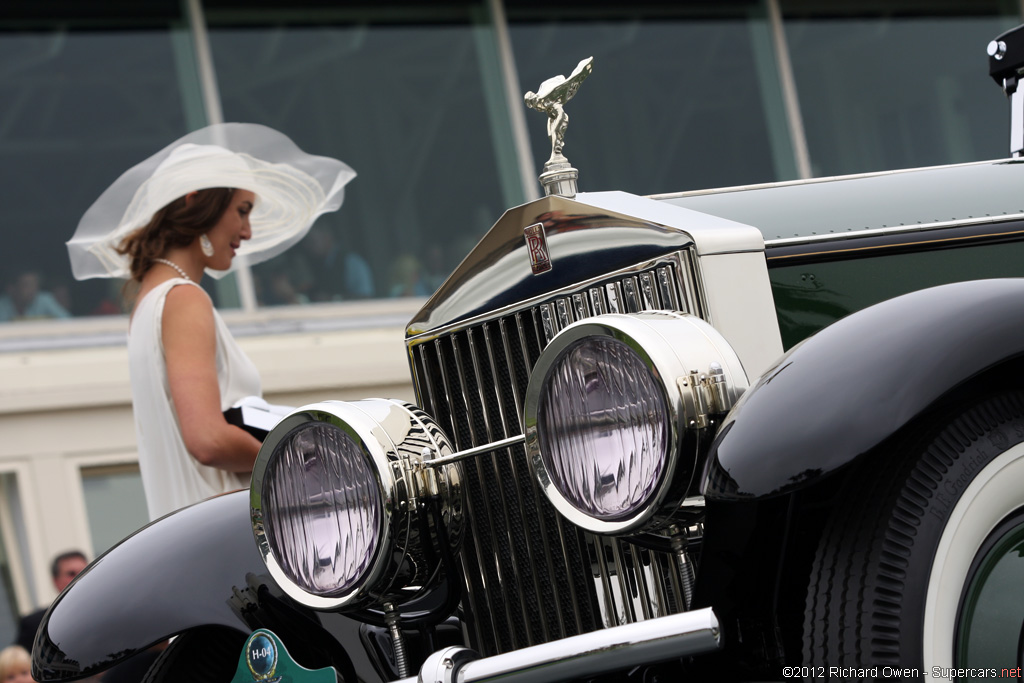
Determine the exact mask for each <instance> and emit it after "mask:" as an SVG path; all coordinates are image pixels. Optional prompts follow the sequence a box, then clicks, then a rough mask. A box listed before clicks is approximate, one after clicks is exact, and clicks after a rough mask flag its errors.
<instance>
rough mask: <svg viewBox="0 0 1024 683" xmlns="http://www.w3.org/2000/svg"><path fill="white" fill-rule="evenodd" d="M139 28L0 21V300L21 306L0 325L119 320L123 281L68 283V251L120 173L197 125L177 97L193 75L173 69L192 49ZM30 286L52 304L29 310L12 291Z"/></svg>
mask: <svg viewBox="0 0 1024 683" xmlns="http://www.w3.org/2000/svg"><path fill="white" fill-rule="evenodd" d="M50 21H52V20H50ZM146 21H147V23H145V24H144V25H141V26H139V25H135V26H134V27H133V26H132V25H131V24H132V22H130V21H127V20H125V19H123V18H120V19H117V20H116V21H115V20H113V19H110V20H105V19H104V18H103V17H102V16H100V15H97V16H95V17H94V18H93V19H92V20H91V21H89V22H88V24H87V27H86V28H83V27H81V26H79V25H78V24H76V23H74V22H71V23H67V22H65V23H63V24H61V25H59V26H58V25H56V24H51V26H50V27H49V28H46V27H43V26H41V25H40V23H39V22H36V23H33V22H29V21H28V18H26V17H21V16H19V17H17V21H14V20H9V22H5V21H4V19H3V16H0V65H2V66H0V102H2V103H3V107H2V108H0V187H2V188H3V197H4V202H3V204H4V207H3V208H4V222H5V228H4V234H5V235H6V236H7V238H8V242H7V245H6V247H5V249H3V250H0V280H2V283H0V296H10V295H11V294H14V297H15V298H16V299H19V300H18V301H12V300H11V299H6V300H5V302H6V303H4V302H0V318H3V319H10V318H11V317H12V316H17V315H19V314H20V313H24V312H26V311H27V313H28V314H29V315H30V316H31V315H33V313H38V314H39V315H42V316H46V317H50V316H53V315H58V314H59V312H60V309H63V310H66V311H68V312H70V313H71V314H73V315H94V314H109V313H120V312H121V311H122V301H121V291H120V288H121V282H119V281H111V280H88V281H85V282H75V281H74V280H73V279H72V276H71V267H70V264H69V262H68V256H67V250H66V249H65V247H64V242H65V241H66V240H68V239H69V238H70V237H71V235H72V233H73V232H74V230H75V227H76V225H77V224H78V220H79V218H81V216H82V214H83V213H84V212H85V210H86V209H87V208H88V207H89V205H90V204H92V202H93V201H95V199H96V198H97V197H98V196H99V195H100V193H102V192H103V190H105V189H106V188H107V186H108V185H110V183H112V182H113V181H114V180H115V179H116V178H117V177H118V176H119V175H120V174H121V173H123V172H124V171H125V170H127V169H128V168H129V167H130V166H132V165H134V164H136V163H137V162H139V161H141V160H142V159H144V158H146V157H148V156H149V155H150V154H152V153H153V152H155V151H157V150H159V149H160V148H162V147H164V146H165V145H167V144H168V143H170V142H171V141H173V140H175V139H176V138H178V137H180V136H181V135H183V134H184V133H186V132H187V131H188V130H189V126H192V127H198V126H199V125H202V123H203V122H202V118H201V113H200V116H198V117H197V116H195V114H194V113H193V115H192V116H191V117H190V116H189V115H188V112H186V108H185V104H183V103H184V102H188V101H189V97H188V96H187V95H183V89H184V90H189V89H191V90H192V91H198V89H197V86H196V85H195V73H194V69H191V70H189V69H186V70H185V71H184V72H182V71H180V69H181V66H182V64H191V57H190V55H189V54H188V53H187V51H183V50H185V49H190V48H189V47H188V41H181V39H180V38H181V34H180V30H179V31H178V33H177V34H176V33H175V32H174V31H173V30H172V28H171V26H170V25H169V23H168V22H166V21H165V22H164V23H163V25H162V26H160V25H159V24H156V23H154V20H153V19H152V18H149V19H147V20H146ZM26 22H27V23H28V25H30V27H29V28H25V27H24V26H25V25H26ZM183 46H184V47H183ZM36 287H39V288H42V289H43V290H45V291H48V292H50V293H52V294H53V298H52V299H50V298H49V297H44V298H43V299H39V300H37V304H36V305H35V306H34V307H30V308H28V309H25V307H24V305H23V304H22V303H21V301H20V299H21V298H22V297H23V296H27V294H26V295H22V294H19V292H28V293H31V291H32V290H33V289H34V288H36ZM15 288H16V289H17V290H18V291H17V292H15V291H13V290H14V289H15ZM58 307H59V308H58ZM5 310H6V311H7V313H4V312H3V311H5ZM12 311H13V313H12Z"/></svg>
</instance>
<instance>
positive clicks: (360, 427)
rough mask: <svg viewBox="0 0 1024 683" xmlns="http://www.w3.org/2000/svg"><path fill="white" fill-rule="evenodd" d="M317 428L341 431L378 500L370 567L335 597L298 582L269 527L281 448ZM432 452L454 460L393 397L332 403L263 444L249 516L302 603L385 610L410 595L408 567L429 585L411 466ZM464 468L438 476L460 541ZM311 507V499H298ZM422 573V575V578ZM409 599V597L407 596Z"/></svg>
mask: <svg viewBox="0 0 1024 683" xmlns="http://www.w3.org/2000/svg"><path fill="white" fill-rule="evenodd" d="M312 425H326V426H328V427H330V428H337V429H340V430H341V431H342V432H343V433H345V434H346V435H347V436H348V437H349V438H350V439H351V440H352V442H353V443H354V444H355V446H356V447H357V448H358V450H359V457H361V458H363V459H364V460H363V464H364V466H366V467H367V468H368V470H369V475H370V477H371V478H372V487H373V489H374V492H375V494H376V500H377V501H379V514H378V515H377V518H378V522H377V524H375V525H374V526H375V527H376V528H375V529H374V530H373V533H375V534H376V542H375V544H374V546H373V552H372V555H370V556H369V559H368V561H367V562H366V563H365V567H364V568H363V569H362V571H360V572H359V573H358V574H357V575H356V576H354V577H352V578H351V580H349V581H348V582H346V584H345V587H344V588H343V589H340V590H339V591H338V592H336V593H330V594H321V593H317V592H311V590H309V589H308V588H307V587H305V586H303V585H301V584H300V583H299V582H298V581H296V580H295V579H293V578H292V576H291V575H290V573H289V572H288V571H287V570H286V568H285V566H283V564H282V562H281V560H280V558H278V557H277V556H276V555H275V552H274V547H273V534H274V532H273V530H272V529H268V528H267V517H268V515H269V514H270V513H271V512H272V511H271V510H270V509H269V508H268V507H267V506H268V505H269V504H270V501H269V498H266V497H265V494H266V485H267V478H268V476H269V472H270V470H271V469H272V466H273V463H274V461H275V459H276V458H277V457H278V453H279V449H280V448H281V447H282V445H283V444H286V443H287V442H288V440H289V439H290V438H292V437H293V435H295V434H296V433H297V431H298V430H302V429H305V428H309V427H310V426H312ZM424 447H426V448H427V449H428V450H429V451H430V453H431V455H432V456H433V457H444V456H447V455H450V454H451V451H452V448H451V444H450V442H449V441H448V439H447V436H446V435H444V433H443V432H441V430H440V429H439V428H437V426H436V424H435V423H433V421H432V420H431V419H430V418H429V417H428V416H427V415H426V414H424V413H422V411H419V409H417V408H416V407H415V406H412V405H411V404H407V403H404V402H402V401H396V400H391V399H367V400H364V401H355V402H341V401H326V402H322V403H317V404H313V405H310V406H305V407H303V408H300V409H298V410H296V411H295V412H293V413H291V414H289V415H288V416H286V417H285V418H284V419H283V420H282V421H281V422H280V423H279V424H278V425H277V426H276V427H275V428H274V430H273V431H271V433H270V434H269V435H268V436H267V438H266V440H265V441H264V444H263V447H262V448H261V449H260V453H259V456H258V457H257V459H256V464H255V466H254V468H253V474H252V482H251V485H250V515H251V521H252V527H253V535H254V537H255V540H256V544H257V548H258V549H259V552H260V555H261V556H262V558H263V561H264V564H265V566H266V567H267V570H268V572H269V573H270V575H271V577H272V578H273V579H274V581H275V582H276V583H277V584H278V586H280V587H281V589H282V590H283V591H284V592H285V593H286V594H287V595H288V596H289V597H291V598H292V599H294V600H295V601H296V602H298V603H300V604H303V605H306V606H308V607H311V608H313V609H317V610H350V609H358V608H361V607H364V606H369V605H373V604H379V603H381V602H382V601H387V600H396V601H397V600H398V599H400V598H401V597H403V595H404V594H403V593H402V592H401V591H402V590H404V588H405V585H406V584H404V583H402V582H403V580H405V579H408V578H409V575H410V573H411V572H410V569H409V565H410V564H411V565H413V566H414V567H416V569H414V571H413V572H412V573H413V574H415V576H416V579H417V580H416V581H415V582H414V583H415V585H423V583H422V582H425V581H426V580H427V577H426V576H424V575H423V573H424V572H426V571H427V570H426V569H424V568H423V567H422V566H421V565H424V566H425V563H423V562H421V561H417V560H413V561H412V562H411V563H410V562H409V561H408V560H409V557H410V556H414V555H418V554H419V553H421V551H422V548H421V547H419V546H418V545H417V543H418V542H421V541H422V539H419V538H418V532H417V528H418V526H417V525H416V524H414V523H413V521H414V520H413V518H414V516H415V515H416V514H417V511H416V509H415V508H416V506H415V504H413V502H414V500H413V499H414V498H415V487H416V485H415V483H414V482H413V481H412V479H413V475H412V473H411V467H410V462H411V460H412V459H413V458H419V457H420V456H421V455H422V453H423V448H424ZM459 467H460V466H459V465H448V466H445V467H444V468H443V471H442V472H441V473H440V474H439V481H440V487H441V493H442V498H443V500H444V501H445V502H444V506H445V511H446V513H448V515H447V516H448V518H449V519H450V526H451V528H450V532H451V535H452V540H453V542H455V543H457V542H458V541H459V540H460V536H461V531H460V530H461V515H462V506H461V502H460V501H461V484H460V481H461V474H460V472H461V470H460V469H459ZM295 502H296V504H307V503H308V498H304V499H302V500H301V501H295ZM416 572H419V573H416ZM406 597H407V596H406Z"/></svg>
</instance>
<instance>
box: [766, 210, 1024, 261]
mask: <svg viewBox="0 0 1024 683" xmlns="http://www.w3.org/2000/svg"><path fill="white" fill-rule="evenodd" d="M1019 220H1024V213H1008V214H1000V215H998V216H985V217H984V218H980V217H979V218H963V219H957V220H953V221H934V222H932V223H916V224H914V225H899V226H896V225H894V226H892V227H887V228H868V229H864V230H853V229H850V230H847V231H846V232H836V233H828V234H822V235H810V236H809V237H783V238H779V239H773V240H765V241H764V246H765V249H766V250H767V249H769V248H771V247H781V246H789V245H791V244H809V243H813V242H835V241H839V240H852V239H862V238H866V237H884V236H886V235H901V234H905V233H907V234H908V233H913V232H927V231H929V230H941V229H943V228H962V227H967V226H971V225H989V224H993V223H1007V222H1009V221H1019ZM766 255H767V254H766Z"/></svg>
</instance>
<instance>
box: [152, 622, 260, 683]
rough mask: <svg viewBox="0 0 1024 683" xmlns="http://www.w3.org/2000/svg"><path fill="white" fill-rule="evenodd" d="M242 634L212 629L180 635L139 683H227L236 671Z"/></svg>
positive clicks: (242, 643) (240, 652)
mask: <svg viewBox="0 0 1024 683" xmlns="http://www.w3.org/2000/svg"><path fill="white" fill-rule="evenodd" d="M245 639H246V636H245V634H243V633H241V632H240V631H236V630H234V629H230V628H222V627H216V626H210V627H204V628H197V629H193V630H191V631H187V632H185V633H182V634H181V635H179V636H178V637H177V638H175V639H174V640H172V641H171V643H170V645H168V646H167V647H166V648H165V649H164V651H163V652H161V653H160V656H159V657H157V658H156V661H155V662H154V663H153V666H151V667H150V668H149V671H148V672H146V677H145V678H144V679H142V681H143V683H229V681H230V680H231V678H232V677H233V676H234V675H235V670H236V669H237V668H238V659H239V657H240V656H241V654H242V647H243V646H244V645H245Z"/></svg>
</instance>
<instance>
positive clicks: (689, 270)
mask: <svg viewBox="0 0 1024 683" xmlns="http://www.w3.org/2000/svg"><path fill="white" fill-rule="evenodd" d="M693 257H694V255H693V253H692V250H691V249H690V248H684V249H681V250H679V251H675V252H671V253H669V254H664V255H662V256H659V257H657V258H654V259H649V260H646V261H642V262H640V263H637V264H634V265H632V266H629V267H627V268H621V269H619V270H616V271H613V272H611V273H605V274H603V275H601V276H599V277H593V278H590V279H587V280H582V281H580V282H576V283H574V284H572V285H570V286H567V287H562V288H560V289H557V290H553V291H550V292H547V293H545V294H543V295H540V296H536V297H533V298H531V299H526V300H523V301H520V302H517V303H516V304H515V305H514V306H507V307H505V308H499V309H495V310H493V311H488V312H487V313H484V314H481V315H478V316H474V317H472V318H465V319H462V320H458V321H456V322H454V323H451V324H449V325H443V326H440V327H436V328H433V329H430V330H425V331H423V332H420V333H417V334H410V335H408V336H407V337H406V339H405V343H406V344H409V343H415V342H416V341H417V340H423V341H426V340H430V339H436V338H438V337H445V336H447V335H450V334H454V333H456V332H459V331H461V330H465V329H468V328H471V327H476V326H478V325H481V324H483V323H486V322H490V321H492V320H496V319H498V318H504V317H509V316H512V315H515V314H516V313H525V312H529V311H534V310H537V309H538V308H539V307H540V306H542V305H543V304H545V303H551V302H553V301H554V300H555V299H557V298H559V297H564V296H567V295H569V294H572V293H575V292H583V291H586V290H587V289H590V288H593V287H597V288H601V289H604V287H605V285H606V284H612V285H614V284H617V283H615V282H613V283H609V281H612V280H622V279H624V278H626V277H627V276H629V275H631V274H634V273H639V272H641V271H644V270H650V269H652V268H657V267H658V266H661V265H669V264H671V265H673V266H674V267H675V268H677V269H678V276H679V286H680V288H684V289H689V288H691V287H692V286H693V283H692V280H693V277H694V276H693V273H694V272H695V271H694V270H693V268H694V267H695V262H694V260H693ZM618 296H619V298H620V300H621V297H622V293H621V288H620V289H619V292H618ZM550 312H551V314H552V315H553V314H554V308H553V307H552V308H551V311H550ZM606 312H607V313H622V312H624V311H622V310H613V309H609V310H608V311H606ZM687 312H689V313H694V311H690V310H688V311H687ZM541 347H543V344H541Z"/></svg>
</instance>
